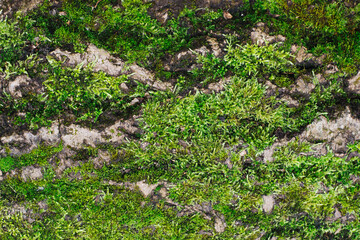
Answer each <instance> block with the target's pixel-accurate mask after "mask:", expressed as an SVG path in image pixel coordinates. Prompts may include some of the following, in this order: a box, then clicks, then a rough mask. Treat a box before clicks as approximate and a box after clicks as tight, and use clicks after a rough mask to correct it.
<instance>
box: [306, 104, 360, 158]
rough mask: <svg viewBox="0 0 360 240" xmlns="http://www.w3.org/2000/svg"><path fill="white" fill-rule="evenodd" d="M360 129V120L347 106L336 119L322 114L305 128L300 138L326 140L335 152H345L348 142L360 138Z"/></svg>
mask: <svg viewBox="0 0 360 240" xmlns="http://www.w3.org/2000/svg"><path fill="white" fill-rule="evenodd" d="M359 129H360V120H358V119H356V118H353V117H352V116H351V112H350V109H349V108H348V107H347V108H346V110H345V111H344V112H342V114H341V115H340V117H338V118H337V119H335V120H331V121H329V120H327V119H326V118H325V117H323V116H321V117H320V118H319V119H318V120H317V121H315V122H313V123H312V124H310V125H309V126H308V127H307V128H306V129H305V131H304V132H303V133H302V134H301V135H300V138H302V139H306V140H308V141H309V142H319V141H326V142H327V143H330V146H331V148H332V150H333V151H334V152H335V153H343V152H345V151H346V150H347V148H346V144H348V143H351V142H354V141H357V140H360V131H359Z"/></svg>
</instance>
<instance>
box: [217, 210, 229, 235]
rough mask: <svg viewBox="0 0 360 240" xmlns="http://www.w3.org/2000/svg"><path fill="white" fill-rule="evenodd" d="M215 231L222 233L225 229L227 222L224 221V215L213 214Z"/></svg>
mask: <svg viewBox="0 0 360 240" xmlns="http://www.w3.org/2000/svg"><path fill="white" fill-rule="evenodd" d="M214 227H215V231H216V232H217V233H223V232H225V229H226V227H227V224H226V222H225V217H224V215H222V214H221V215H219V216H215V226H214Z"/></svg>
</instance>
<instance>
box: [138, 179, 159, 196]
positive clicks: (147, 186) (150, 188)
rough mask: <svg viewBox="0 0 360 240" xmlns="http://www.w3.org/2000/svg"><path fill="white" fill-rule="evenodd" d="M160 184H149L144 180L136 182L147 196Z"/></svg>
mask: <svg viewBox="0 0 360 240" xmlns="http://www.w3.org/2000/svg"><path fill="white" fill-rule="evenodd" d="M158 185H159V184H147V183H145V181H144V180H143V181H140V182H137V183H136V186H137V187H138V188H139V189H140V191H141V193H142V194H143V195H144V196H145V197H148V196H150V195H151V194H152V193H153V191H154V190H155V188H156V187H157V186H158Z"/></svg>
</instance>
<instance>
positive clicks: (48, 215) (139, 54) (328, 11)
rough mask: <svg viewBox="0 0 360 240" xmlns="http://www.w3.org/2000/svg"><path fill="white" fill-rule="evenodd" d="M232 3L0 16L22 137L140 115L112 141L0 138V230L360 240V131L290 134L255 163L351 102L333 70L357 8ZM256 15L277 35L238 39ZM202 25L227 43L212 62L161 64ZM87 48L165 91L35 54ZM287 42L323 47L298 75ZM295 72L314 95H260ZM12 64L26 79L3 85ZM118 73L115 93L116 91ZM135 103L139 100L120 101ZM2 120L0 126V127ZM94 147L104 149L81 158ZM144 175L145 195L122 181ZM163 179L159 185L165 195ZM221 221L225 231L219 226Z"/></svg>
mask: <svg viewBox="0 0 360 240" xmlns="http://www.w3.org/2000/svg"><path fill="white" fill-rule="evenodd" d="M244 2H245V3H244V5H241V6H240V7H239V8H238V9H236V10H234V12H233V19H232V20H225V19H224V18H223V16H222V15H223V11H222V10H209V9H196V8H192V7H191V6H187V7H186V8H185V9H184V10H182V11H181V12H180V13H179V15H178V16H173V15H172V14H171V13H170V12H169V20H168V21H167V22H165V23H160V22H159V21H158V20H156V19H154V18H152V17H151V16H150V15H149V14H148V10H149V8H150V7H151V6H152V4H151V3H143V1H140V0H124V1H117V0H116V1H115V0H102V1H97V0H86V1H84V0H82V1H79V0H67V1H63V2H62V4H60V5H59V6H57V7H54V6H53V5H52V3H51V1H48V0H45V1H44V3H43V4H42V5H41V6H40V7H39V8H38V9H35V10H33V11H31V12H29V13H28V14H27V15H26V16H24V15H21V14H17V17H16V18H15V19H2V20H0V56H1V57H0V81H1V83H0V87H1V88H2V89H3V90H4V91H2V92H0V114H1V117H3V118H4V119H5V118H6V121H8V122H9V123H7V124H9V126H10V127H8V129H10V128H12V127H14V128H15V127H17V129H21V131H23V130H24V129H26V130H31V131H33V133H35V132H36V130H37V129H38V128H40V127H44V126H49V125H50V124H51V123H53V122H54V121H59V120H64V121H59V124H64V125H67V124H72V123H77V124H81V125H86V126H88V127H89V126H90V127H92V128H96V127H99V126H100V127H103V126H104V124H107V123H108V122H107V121H106V120H107V118H108V117H109V115H111V117H109V118H112V120H114V119H116V120H120V119H122V120H124V119H129V116H131V115H134V114H139V115H140V118H139V119H138V121H139V128H141V130H142V132H141V134H136V136H131V138H129V139H126V140H127V141H124V142H122V143H119V144H118V145H116V146H113V145H111V144H103V145H97V146H96V147H87V148H83V149H70V150H69V149H68V148H67V146H63V145H62V144H60V145H58V146H45V145H40V146H39V147H38V148H37V149H33V150H32V151H31V152H30V153H27V154H24V155H20V156H14V155H13V154H10V151H11V150H10V149H11V147H13V146H11V145H8V144H7V145H4V146H2V145H0V146H1V147H4V148H5V153H1V154H3V155H1V156H0V173H1V174H2V175H0V179H3V180H2V181H1V180H0V224H1V228H0V239H197V238H201V239H257V238H261V239H271V238H272V237H278V239H291V238H293V237H295V238H297V239H360V224H359V218H360V214H359V213H360V207H359V206H360V202H359V199H360V198H359V194H358V193H359V190H360V189H359V186H360V185H359V181H360V180H359V179H358V178H359V176H360V165H359V161H360V158H359V156H358V155H357V154H358V153H359V151H360V142H356V141H355V142H353V143H349V144H348V146H347V149H348V150H347V152H346V153H345V154H344V156H343V157H341V156H339V155H337V154H334V153H333V152H332V150H331V148H330V146H328V145H327V153H326V154H324V155H321V156H320V155H318V154H316V153H314V150H313V148H314V147H316V145H315V144H314V143H308V142H304V141H302V140H301V139H295V140H292V141H290V142H289V143H288V144H287V145H284V146H281V147H279V149H278V150H277V151H275V153H274V155H273V158H274V160H273V161H271V162H267V163H265V162H264V161H263V158H264V150H265V149H266V148H267V147H269V146H271V145H272V144H273V143H274V142H275V141H276V139H278V138H281V137H283V136H284V135H286V136H288V137H292V136H296V135H297V134H298V133H299V132H300V131H301V130H302V129H304V127H306V126H307V125H308V124H310V123H311V122H313V121H314V120H315V119H316V118H317V117H318V116H320V115H329V117H332V113H333V112H335V110H337V109H343V108H344V107H345V105H351V104H352V105H354V106H352V107H356V106H357V105H358V102H359V100H358V97H356V96H352V95H351V99H350V96H349V95H348V93H347V92H346V91H345V90H346V81H344V79H345V78H347V77H350V76H352V75H353V74H354V73H356V72H357V71H358V69H359V66H360V63H359V60H360V58H359V56H360V42H359V41H360V28H359V26H360V24H359V23H360V18H359V12H360V7H359V6H360V4H357V3H358V1H332V2H331V3H329V1H325V0H319V1H314V0H301V1H300V0H293V1H291V2H292V4H287V2H288V1H285V0H276V1H270V0H269V1H256V3H255V4H254V6H252V7H250V4H249V2H248V1H244ZM229 11H230V10H229ZM243 13H245V14H243ZM242 14H243V15H244V16H242ZM276 14H278V15H279V16H275V17H274V15H276ZM258 22H265V23H266V24H267V25H268V26H270V28H271V29H270V30H271V31H270V32H271V34H283V35H284V36H286V38H287V40H286V41H285V42H284V44H273V45H266V46H258V45H254V44H250V38H249V37H250V29H251V28H252V27H254V26H255V24H256V23H258ZM218 33H221V34H218ZM214 35H215V36H216V38H217V39H218V40H219V42H220V40H221V41H223V42H224V44H225V45H226V50H225V52H224V56H223V57H216V56H215V55H214V54H212V53H209V54H206V55H200V54H196V53H194V55H196V58H197V59H196V60H194V64H195V67H193V68H191V70H189V71H179V72H171V71H165V70H164V69H165V68H164V65H166V61H168V59H169V58H170V57H172V56H174V55H175V54H176V53H177V52H179V51H181V50H187V49H189V48H191V49H194V46H197V45H201V46H202V45H206V37H207V36H211V37H214ZM89 43H93V44H95V45H96V46H97V47H99V48H104V49H106V50H108V51H109V52H110V53H111V54H113V56H115V57H120V58H121V59H124V60H126V61H127V63H133V62H136V63H137V64H139V65H141V66H142V67H145V68H147V69H148V70H151V71H153V72H154V73H155V75H156V76H158V77H161V79H162V80H169V81H171V82H172V83H174V84H173V85H175V88H174V89H173V90H172V91H170V90H168V91H155V90H154V89H151V88H150V87H149V86H148V85H145V84H141V83H139V82H136V81H134V80H132V79H131V75H121V76H118V77H112V76H109V75H107V74H106V73H104V72H101V71H100V72H93V64H89V65H87V66H85V65H84V64H79V65H77V66H75V67H66V66H65V65H64V62H61V61H57V60H55V59H54V58H53V57H51V56H49V55H48V54H49V52H50V51H52V50H54V49H55V48H56V47H60V48H62V49H66V50H69V51H72V52H80V53H82V52H84V51H85V50H86V47H87V45H88V44H89ZM293 44H298V45H303V46H305V47H307V48H308V50H309V52H311V53H313V54H314V55H315V56H319V55H322V54H326V58H325V60H324V63H323V64H322V65H321V66H319V67H314V68H313V69H310V70H309V69H305V68H303V67H301V66H298V65H296V64H295V60H294V56H293V55H292V54H290V51H289V49H290V46H291V45H293ZM189 61H191V60H189ZM328 63H334V64H336V65H337V66H338V67H339V70H340V71H339V72H337V73H334V74H331V75H329V76H325V80H326V83H320V82H319V79H317V77H316V74H318V73H322V72H323V70H324V69H325V68H326V66H327V64H328ZM189 69H190V68H189ZM305 74H307V76H312V77H309V79H307V81H310V82H312V83H313V85H314V90H313V91H312V92H311V93H309V94H308V96H302V95H301V94H299V95H296V94H294V95H293V96H292V97H293V98H294V99H295V100H296V101H298V106H296V107H291V106H290V104H287V103H286V102H285V101H284V100H283V99H282V98H281V93H279V92H275V93H274V94H268V90H269V86H266V84H265V83H266V82H267V81H270V82H271V83H272V84H274V85H275V86H277V87H278V89H277V91H280V90H279V89H281V91H290V89H291V88H292V87H293V86H294V84H295V81H296V79H297V78H298V77H299V76H304V75H305ZM21 75H26V76H28V77H30V78H31V79H32V80H34V82H35V81H36V83H37V84H38V85H36V86H37V87H34V88H33V89H32V88H30V90H29V89H26V88H24V89H21V92H22V97H16V96H12V95H11V94H9V93H8V92H7V88H8V85H9V83H10V82H11V81H14V80H15V79H16V77H18V76H21ZM225 77H228V79H230V82H229V83H227V84H226V85H225V86H224V91H222V92H219V93H214V92H213V93H210V94H205V93H203V92H202V91H201V90H199V88H205V87H206V86H207V85H208V84H210V83H216V82H219V80H221V79H224V78H225ZM124 83H125V84H126V86H128V88H129V89H128V90H127V91H124V90H122V89H121V88H120V85H121V84H124ZM39 89H41V90H39ZM136 98H137V99H141V101H140V103H136V104H133V102H134V101H133V100H135V99H136ZM135 102H136V101H135ZM355 105H356V106H355ZM104 119H105V120H104ZM0 120H1V122H0V123H1V125H0V133H2V132H5V131H6V130H8V129H5V127H3V126H5V122H6V121H5V120H2V119H0ZM109 122H110V121H109ZM3 128H4V129H5V130H3ZM120 130H121V129H116V131H120ZM21 131H20V133H21ZM113 131H115V130H113ZM1 137H2V136H0V140H1ZM1 141H2V140H1ZM1 141H0V144H2V142H1ZM16 147H19V146H16ZM0 150H1V149H0ZM72 151H73V152H75V154H74V155H72V156H67V155H66V154H68V153H69V152H72ZM102 152H106V153H108V154H109V159H110V160H109V162H108V163H106V164H103V165H101V166H100V167H99V166H95V164H94V162H95V161H96V159H97V158H101V157H102V154H101V153H102ZM65 160H66V161H69V162H72V161H73V162H75V163H76V164H73V166H72V167H70V166H68V165H67V166H68V168H66V169H62V170H63V171H60V172H61V174H59V168H57V167H55V166H57V165H59V162H61V161H65ZM66 164H69V163H68V162H66ZM66 164H65V165H66ZM32 165H34V166H36V167H39V168H41V170H42V173H43V178H42V179H37V180H33V181H30V180H28V181H23V179H22V177H21V171H22V169H23V168H24V167H27V166H32ZM142 180H146V181H147V182H148V183H149V184H151V183H159V186H158V187H157V188H156V189H155V190H154V194H153V195H151V196H149V197H144V196H143V195H142V194H141V193H140V190H139V189H138V188H137V187H134V186H133V185H131V183H136V182H138V181H142ZM164 182H166V184H168V185H169V186H171V187H170V188H169V194H168V196H167V197H164V196H162V193H161V191H162V190H161V189H162V187H163V186H165V185H166V184H165V183H164ZM116 183H117V184H116ZM119 183H127V184H128V185H131V186H132V187H133V188H134V189H131V187H130V189H129V187H128V185H126V184H125V185H121V184H119ZM270 195H274V198H275V199H274V200H275V202H276V204H275V205H274V209H273V210H272V211H271V212H269V213H265V211H263V209H262V204H263V202H264V200H263V196H270ZM209 205H210V206H211V207H208V208H210V210H196V211H195V210H191V209H194V208H195V207H194V206H209ZM198 208H199V207H198ZM204 208H205V207H204ZM189 209H190V210H189ZM336 211H338V212H337V214H339V213H340V215H341V217H339V218H338V219H335V218H334V212H336ZM220 216H223V218H224V220H222V221H223V222H225V223H226V228H225V229H224V231H219V230H218V228H219V227H218V221H219V220H218V219H219V218H221V217H220ZM222 224H223V225H224V223H222ZM201 231H202V232H203V234H200V232H201ZM206 233H209V234H210V233H211V234H210V235H207V234H206Z"/></svg>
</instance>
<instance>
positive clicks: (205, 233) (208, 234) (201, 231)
mask: <svg viewBox="0 0 360 240" xmlns="http://www.w3.org/2000/svg"><path fill="white" fill-rule="evenodd" d="M199 234H200V235H207V236H212V235H213V234H212V232H211V231H205V230H200V231H199Z"/></svg>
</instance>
